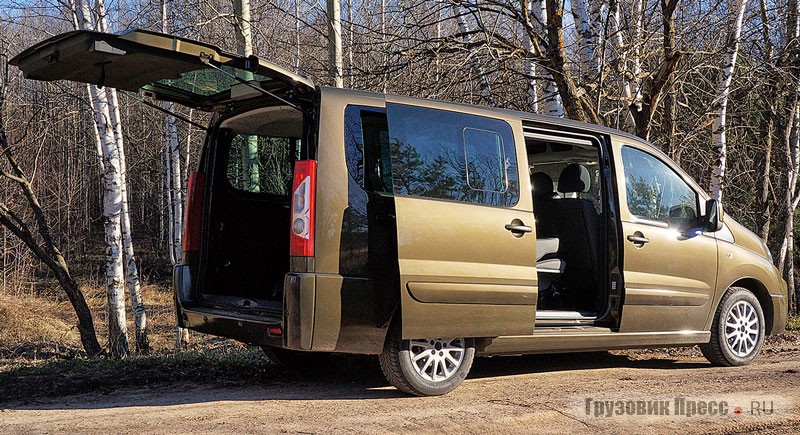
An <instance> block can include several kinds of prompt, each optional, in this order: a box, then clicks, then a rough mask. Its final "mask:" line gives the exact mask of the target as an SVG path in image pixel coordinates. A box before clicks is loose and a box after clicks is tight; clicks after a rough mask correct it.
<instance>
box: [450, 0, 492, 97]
mask: <svg viewBox="0 0 800 435" xmlns="http://www.w3.org/2000/svg"><path fill="white" fill-rule="evenodd" d="M454 13H455V15H456V22H457V23H458V31H459V32H460V33H461V40H462V41H463V42H464V43H468V42H469V41H470V39H472V38H471V37H470V32H471V31H472V29H471V28H470V26H469V23H467V19H466V17H465V15H466V10H465V9H464V7H463V6H456V7H455V10H454ZM469 57H472V67H473V68H474V69H475V71H477V72H478V83H479V85H480V90H481V97H483V99H484V101H486V103H487V104H488V105H490V106H494V105H495V103H494V98H493V97H492V86H491V84H490V83H489V78H488V77H486V72H485V71H484V69H483V65H482V64H481V60H480V59H478V56H476V54H475V52H474V51H473V50H470V52H469Z"/></svg>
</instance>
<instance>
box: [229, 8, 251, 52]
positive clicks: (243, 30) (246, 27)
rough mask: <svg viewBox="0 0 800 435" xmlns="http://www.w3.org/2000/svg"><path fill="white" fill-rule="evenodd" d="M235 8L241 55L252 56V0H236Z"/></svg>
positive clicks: (237, 42)
mask: <svg viewBox="0 0 800 435" xmlns="http://www.w3.org/2000/svg"><path fill="white" fill-rule="evenodd" d="M233 9H234V13H235V14H236V30H237V32H236V46H237V48H238V50H239V54H240V55H242V56H250V55H252V54H253V34H252V31H251V30H250V0H234V2H233Z"/></svg>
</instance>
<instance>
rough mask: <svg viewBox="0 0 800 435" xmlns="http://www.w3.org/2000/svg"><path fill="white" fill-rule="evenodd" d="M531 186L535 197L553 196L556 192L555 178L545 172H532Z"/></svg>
mask: <svg viewBox="0 0 800 435" xmlns="http://www.w3.org/2000/svg"><path fill="white" fill-rule="evenodd" d="M531 187H532V188H533V197H534V198H545V197H547V198H552V197H553V193H555V192H553V179H552V178H550V176H549V175H547V174H545V173H544V172H534V173H533V174H531Z"/></svg>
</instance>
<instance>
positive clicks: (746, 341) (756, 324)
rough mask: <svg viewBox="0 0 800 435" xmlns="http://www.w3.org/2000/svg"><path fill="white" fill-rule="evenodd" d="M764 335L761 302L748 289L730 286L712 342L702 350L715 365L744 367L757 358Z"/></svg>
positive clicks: (722, 303)
mask: <svg viewBox="0 0 800 435" xmlns="http://www.w3.org/2000/svg"><path fill="white" fill-rule="evenodd" d="M764 332H765V324H764V312H763V310H762V309H761V304H760V303H759V302H758V299H757V298H756V297H755V295H753V293H751V292H750V291H749V290H747V289H744V288H741V287H731V288H730V289H729V290H728V292H727V293H725V295H724V296H723V297H722V300H721V301H720V303H719V307H718V308H717V312H716V314H715V315H714V323H713V324H712V325H711V341H710V342H709V343H707V344H703V345H701V346H700V350H701V351H702V352H703V356H705V357H706V358H707V359H708V360H709V361H711V363H712V364H715V365H720V366H743V365H746V364H749V363H750V362H752V361H753V360H754V359H755V358H756V356H758V353H759V352H760V351H761V346H762V345H763V344H764Z"/></svg>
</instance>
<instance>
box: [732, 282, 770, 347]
mask: <svg viewBox="0 0 800 435" xmlns="http://www.w3.org/2000/svg"><path fill="white" fill-rule="evenodd" d="M731 287H741V288H745V289H747V290H749V291H750V293H752V294H753V295H755V297H756V299H758V303H759V304H761V310H762V311H763V312H764V324H765V325H764V329H765V331H764V333H765V335H771V334H772V322H773V319H774V315H775V313H774V311H773V307H772V297H771V296H770V295H769V290H767V287H766V286H764V284H762V283H761V282H760V281H758V280H757V279H755V278H742V279H739V280H738V281H736V282H734V283H732V284H731V285H730V286H728V288H729V289H730V288H731ZM726 291H727V290H726Z"/></svg>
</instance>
